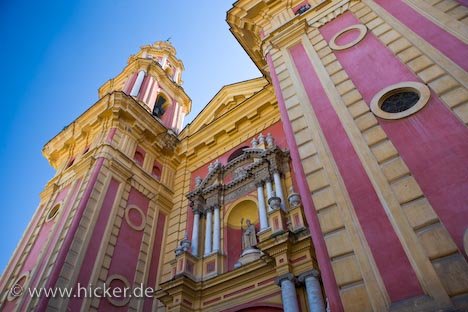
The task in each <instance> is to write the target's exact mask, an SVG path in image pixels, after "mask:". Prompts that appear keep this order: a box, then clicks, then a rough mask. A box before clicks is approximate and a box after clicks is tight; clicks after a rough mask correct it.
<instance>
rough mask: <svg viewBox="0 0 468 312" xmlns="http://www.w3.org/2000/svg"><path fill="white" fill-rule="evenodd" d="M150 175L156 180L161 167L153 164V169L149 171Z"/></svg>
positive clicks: (159, 177) (159, 174)
mask: <svg viewBox="0 0 468 312" xmlns="http://www.w3.org/2000/svg"><path fill="white" fill-rule="evenodd" d="M151 175H152V176H153V177H154V178H155V179H156V180H158V181H159V180H160V179H161V168H160V166H159V165H157V164H155V165H154V166H153V170H152V171H151Z"/></svg>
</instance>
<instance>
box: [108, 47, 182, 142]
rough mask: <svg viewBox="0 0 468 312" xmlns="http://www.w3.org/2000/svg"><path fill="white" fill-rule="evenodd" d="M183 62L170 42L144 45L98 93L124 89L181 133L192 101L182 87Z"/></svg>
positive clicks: (165, 124)
mask: <svg viewBox="0 0 468 312" xmlns="http://www.w3.org/2000/svg"><path fill="white" fill-rule="evenodd" d="M183 70H184V64H183V63H182V61H181V60H179V59H178V58H177V57H176V49H175V48H174V47H173V46H172V44H171V43H170V42H169V41H157V42H155V43H154V44H150V45H145V46H143V47H141V48H140V51H139V52H138V53H136V54H135V55H132V56H130V58H129V59H128V65H127V66H126V67H125V69H124V70H123V71H122V72H121V73H120V74H119V75H118V76H117V77H115V78H114V79H111V80H109V81H108V82H106V83H105V84H104V85H103V86H102V87H101V88H100V89H99V96H100V97H102V96H104V95H105V94H107V93H109V92H112V91H123V92H124V93H126V94H127V95H130V96H132V97H133V98H134V99H136V100H137V101H138V102H139V103H140V104H142V105H143V107H145V108H146V109H147V110H148V111H149V112H150V113H151V114H152V115H153V116H154V117H155V118H157V119H158V120H160V121H161V122H162V123H163V125H164V126H165V127H166V128H168V129H172V130H174V131H175V132H176V133H179V132H180V130H181V129H182V126H183V121H184V117H185V116H186V115H187V114H188V113H189V112H190V110H191V100H190V98H189V97H188V96H187V94H186V93H185V91H184V89H183V88H182V82H183V81H182V71H183Z"/></svg>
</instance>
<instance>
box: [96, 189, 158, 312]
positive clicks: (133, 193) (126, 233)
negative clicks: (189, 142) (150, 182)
mask: <svg viewBox="0 0 468 312" xmlns="http://www.w3.org/2000/svg"><path fill="white" fill-rule="evenodd" d="M148 204H149V199H148V198H147V197H145V195H143V194H142V193H140V192H139V191H137V190H136V189H134V188H132V189H131V190H130V194H129V196H128V201H127V207H128V206H130V205H136V206H137V207H139V208H140V209H141V210H142V211H143V213H144V214H145V215H147V211H148ZM142 238H143V231H136V230H134V229H133V228H131V227H130V226H129V225H128V223H127V221H126V220H125V217H124V218H123V220H122V225H121V227H120V231H119V234H118V237H117V242H116V246H115V248H114V254H113V256H112V260H111V263H110V267H109V271H108V273H107V276H111V275H113V274H120V275H123V276H125V277H126V278H127V280H128V281H129V283H130V285H133V281H134V279H135V272H136V267H137V262H138V256H139V254H140V248H141V241H142ZM99 310H103V311H126V310H127V307H126V306H124V307H116V306H114V305H112V304H111V303H110V302H109V301H108V300H107V299H101V301H100V303H99Z"/></svg>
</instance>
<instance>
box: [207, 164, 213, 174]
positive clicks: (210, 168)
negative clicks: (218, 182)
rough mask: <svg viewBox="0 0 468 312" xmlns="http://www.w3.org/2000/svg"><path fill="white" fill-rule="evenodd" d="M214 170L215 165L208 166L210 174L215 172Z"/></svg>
mask: <svg viewBox="0 0 468 312" xmlns="http://www.w3.org/2000/svg"><path fill="white" fill-rule="evenodd" d="M213 169H214V165H213V163H210V164H209V165H208V173H210V172H211V171H213Z"/></svg>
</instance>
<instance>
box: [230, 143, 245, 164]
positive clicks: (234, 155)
mask: <svg viewBox="0 0 468 312" xmlns="http://www.w3.org/2000/svg"><path fill="white" fill-rule="evenodd" d="M245 148H248V146H242V147H240V148H238V149H236V150H235V151H234V152H232V153H231V155H229V158H228V160H227V161H228V162H230V161H231V160H233V159H236V158H237V157H239V156H240V155H242V154H243V153H244V149H245Z"/></svg>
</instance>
